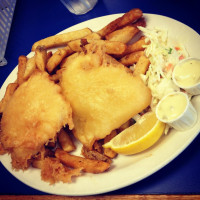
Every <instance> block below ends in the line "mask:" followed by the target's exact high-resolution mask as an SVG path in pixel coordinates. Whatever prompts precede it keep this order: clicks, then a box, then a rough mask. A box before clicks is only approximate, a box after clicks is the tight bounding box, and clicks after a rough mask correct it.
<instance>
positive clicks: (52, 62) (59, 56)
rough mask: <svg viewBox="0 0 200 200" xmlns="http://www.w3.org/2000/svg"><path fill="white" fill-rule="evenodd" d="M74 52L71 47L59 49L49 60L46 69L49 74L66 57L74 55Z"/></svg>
mask: <svg viewBox="0 0 200 200" xmlns="http://www.w3.org/2000/svg"><path fill="white" fill-rule="evenodd" d="M72 53H73V51H72V50H71V48H70V47H69V46H66V47H64V48H62V49H58V50H57V51H56V52H55V53H54V54H53V55H52V56H51V57H50V58H49V60H48V62H47V65H46V68H47V70H48V72H49V73H51V72H52V71H53V70H54V69H55V68H56V67H57V66H58V65H59V64H60V63H61V61H62V60H63V58H64V57H66V56H69V55H70V54H72Z"/></svg>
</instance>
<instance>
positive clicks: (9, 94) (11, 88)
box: [0, 83, 19, 113]
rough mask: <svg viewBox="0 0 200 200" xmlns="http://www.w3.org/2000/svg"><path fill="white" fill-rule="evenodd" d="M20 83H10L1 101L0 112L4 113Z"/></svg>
mask: <svg viewBox="0 0 200 200" xmlns="http://www.w3.org/2000/svg"><path fill="white" fill-rule="evenodd" d="M18 85H19V84H18V83H10V84H9V85H8V86H7V88H6V92H5V95H4V97H3V99H2V100H1V102H0V113H3V111H4V109H5V107H6V105H7V103H8V101H9V100H10V98H11V97H12V95H13V94H14V92H15V90H16V89H17V87H18Z"/></svg>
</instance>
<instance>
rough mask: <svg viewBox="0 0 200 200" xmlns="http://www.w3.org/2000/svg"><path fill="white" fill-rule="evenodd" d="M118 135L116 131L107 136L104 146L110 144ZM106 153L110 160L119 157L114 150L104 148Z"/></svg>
mask: <svg viewBox="0 0 200 200" xmlns="http://www.w3.org/2000/svg"><path fill="white" fill-rule="evenodd" d="M116 135H117V131H116V130H113V131H112V132H111V133H110V134H109V135H107V136H106V137H105V138H104V141H103V142H104V144H105V143H107V142H109V141H110V140H111V139H112V138H114V137H115V136H116ZM103 151H104V155H106V156H107V157H109V158H115V157H116V156H117V153H116V152H114V151H113V150H112V149H110V148H104V149H103Z"/></svg>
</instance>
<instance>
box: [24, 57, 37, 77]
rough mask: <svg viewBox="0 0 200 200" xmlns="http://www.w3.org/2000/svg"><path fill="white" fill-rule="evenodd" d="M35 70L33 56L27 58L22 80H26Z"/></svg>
mask: <svg viewBox="0 0 200 200" xmlns="http://www.w3.org/2000/svg"><path fill="white" fill-rule="evenodd" d="M35 69H36V63H35V56H33V57H31V58H29V59H28V60H27V62H26V69H25V72H24V77H23V79H24V80H27V79H28V78H29V77H30V76H31V74H32V73H33V72H34V70H35Z"/></svg>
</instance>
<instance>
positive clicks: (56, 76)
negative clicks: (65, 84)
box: [50, 68, 63, 82]
mask: <svg viewBox="0 0 200 200" xmlns="http://www.w3.org/2000/svg"><path fill="white" fill-rule="evenodd" d="M62 71H63V68H61V69H59V70H57V71H56V73H55V74H53V75H51V76H50V80H52V81H54V82H59V80H60V78H61V76H62Z"/></svg>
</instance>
